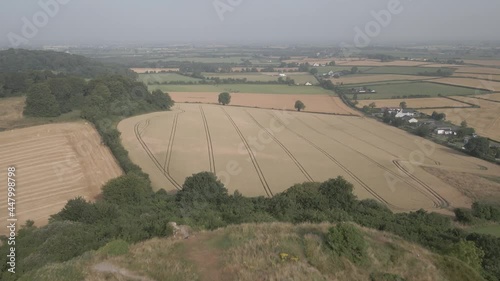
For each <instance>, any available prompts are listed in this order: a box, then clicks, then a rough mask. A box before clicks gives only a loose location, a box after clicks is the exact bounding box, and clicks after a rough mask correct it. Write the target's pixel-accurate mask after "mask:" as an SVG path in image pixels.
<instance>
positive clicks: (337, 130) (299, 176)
mask: <svg viewBox="0 0 500 281" xmlns="http://www.w3.org/2000/svg"><path fill="white" fill-rule="evenodd" d="M118 129H119V131H120V132H121V133H122V135H121V137H122V142H123V144H124V146H125V148H126V149H127V150H128V151H129V153H130V157H131V159H132V161H134V162H135V163H137V164H138V165H140V166H141V167H142V168H143V170H144V171H145V172H147V173H148V174H149V175H150V177H151V180H152V182H153V185H154V186H155V188H156V189H160V188H165V189H166V190H176V189H178V188H181V185H182V183H183V182H184V180H185V178H186V177H187V176H190V175H192V174H193V173H197V172H200V171H212V172H215V173H216V174H217V176H218V177H219V178H220V179H221V181H222V182H223V183H225V185H226V186H227V187H228V189H229V192H230V193H232V192H234V191H235V190H239V191H240V192H241V193H242V194H244V195H247V196H257V195H264V196H272V195H274V194H276V193H278V192H281V191H284V190H286V189H287V188H288V187H290V186H291V185H293V184H294V183H298V182H305V181H324V180H326V179H328V178H333V177H336V176H339V175H340V176H343V177H345V178H346V179H347V180H349V181H350V182H352V183H353V184H354V186H355V191H354V192H355V194H356V195H357V196H359V197H360V198H374V199H376V200H378V201H380V202H382V203H383V204H386V205H387V206H389V207H391V208H392V209H394V210H399V211H406V210H415V209H419V208H424V209H432V210H437V209H441V208H452V207H458V206H468V205H469V204H470V203H471V200H470V199H469V198H467V197H466V196H465V195H463V194H462V193H461V192H460V191H458V190H457V189H455V188H454V187H452V186H450V185H448V184H447V183H445V182H443V181H442V180H440V179H439V178H437V177H435V176H433V175H431V174H429V173H427V172H425V171H424V170H423V169H422V166H426V167H435V166H439V167H440V168H442V169H450V170H454V171H468V172H473V173H477V174H483V175H494V174H498V173H500V167H499V166H496V165H493V164H490V163H488V162H485V161H482V160H480V159H476V158H472V157H469V156H466V155H464V154H460V153H457V152H455V151H452V150H450V149H448V148H446V147H443V146H439V145H436V144H433V143H429V142H426V141H425V140H423V139H421V138H418V137H416V136H414V135H410V134H407V133H406V132H403V131H401V130H399V129H397V128H393V127H390V126H386V125H383V124H381V123H379V122H377V121H374V120H371V119H366V118H360V117H347V116H333V115H322V114H311V113H297V112H281V111H275V110H265V109H244V108H237V107H229V106H218V105H200V104H177V107H176V108H175V109H174V110H173V111H170V112H161V113H153V114H147V115H142V116H136V117H132V118H129V119H126V120H123V121H122V122H121V123H120V124H119V125H118ZM419 156H423V157H421V158H419ZM410 159H414V160H415V161H413V162H412V160H410ZM416 159H419V160H418V161H417V160H416ZM412 163H413V164H412ZM481 166H484V167H487V169H488V170H483V169H482V168H481Z"/></svg>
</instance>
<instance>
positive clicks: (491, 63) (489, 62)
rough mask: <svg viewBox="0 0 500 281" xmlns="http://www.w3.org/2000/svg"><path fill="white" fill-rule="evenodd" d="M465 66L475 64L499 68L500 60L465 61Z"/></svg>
mask: <svg viewBox="0 0 500 281" xmlns="http://www.w3.org/2000/svg"><path fill="white" fill-rule="evenodd" d="M464 62H465V63H466V64H476V65H484V66H497V67H498V66H500V60H465V61H464Z"/></svg>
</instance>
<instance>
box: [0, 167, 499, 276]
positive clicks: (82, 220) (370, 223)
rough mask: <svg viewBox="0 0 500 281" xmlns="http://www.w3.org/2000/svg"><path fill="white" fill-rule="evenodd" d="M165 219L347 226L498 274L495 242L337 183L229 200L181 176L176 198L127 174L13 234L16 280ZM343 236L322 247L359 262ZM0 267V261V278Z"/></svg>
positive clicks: (205, 182) (210, 178)
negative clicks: (47, 220) (44, 222)
mask: <svg viewBox="0 0 500 281" xmlns="http://www.w3.org/2000/svg"><path fill="white" fill-rule="evenodd" d="M475 209H478V210H480V211H477V212H478V215H483V214H487V213H488V212H487V211H483V210H484V209H485V205H481V207H480V208H475ZM490 214H491V210H490ZM171 221H175V222H177V223H179V224H187V225H190V226H191V227H193V228H194V229H200V228H201V229H216V228H219V227H224V226H227V225H229V224H241V223H250V222H273V221H281V222H292V223H302V222H312V223H319V222H334V223H338V222H355V223H357V224H360V225H362V226H366V227H370V228H374V229H378V230H383V231H387V232H391V233H394V234H396V235H399V236H401V237H403V238H405V239H407V240H409V241H411V242H416V243H420V244H421V245H424V246H426V247H428V248H429V249H431V250H433V251H435V252H437V253H441V254H445V255H453V256H455V257H457V258H459V259H461V260H462V261H464V262H465V263H468V264H469V265H470V266H471V267H474V268H476V269H477V270H478V271H480V272H481V273H482V274H483V275H484V276H485V277H487V278H488V280H492V281H493V280H495V281H496V280H498V278H497V277H498V276H500V239H498V238H494V237H492V236H488V235H481V234H469V233H467V232H465V231H463V230H461V229H460V228H455V227H454V226H453V224H452V220H451V218H449V217H447V216H444V215H440V214H436V213H428V212H426V211H423V210H420V211H417V212H410V213H393V212H392V211H391V210H389V209H388V208H387V207H386V206H384V205H381V204H380V203H378V202H376V201H374V200H358V199H357V198H356V196H355V195H354V194H353V185H352V184H351V183H349V182H348V181H346V180H345V179H343V178H342V177H337V178H332V179H329V180H327V181H325V182H322V183H303V184H296V185H294V186H292V187H290V188H289V189H287V190H286V191H285V192H283V193H279V194H276V195H275V196H274V197H272V198H267V197H254V198H248V197H244V196H242V195H241V194H240V193H239V192H237V191H236V192H234V193H233V194H229V193H228V191H227V189H226V188H225V186H224V185H223V184H222V183H221V182H220V181H219V180H218V179H217V177H216V176H215V175H214V174H212V173H209V172H202V173H199V174H195V175H193V176H191V177H188V178H186V181H185V182H184V184H183V186H182V189H181V190H180V191H179V192H177V193H176V194H167V193H166V192H165V191H163V190H160V191H158V192H153V191H152V188H151V185H150V182H149V180H148V179H147V178H146V177H144V176H142V175H139V174H137V173H135V172H129V173H127V174H126V175H125V176H122V177H120V178H117V179H114V180H111V181H110V182H109V183H107V184H106V185H105V186H104V187H103V193H102V197H101V198H100V199H99V200H97V201H96V202H94V203H91V202H87V201H85V200H84V199H82V198H76V199H73V200H70V201H69V202H68V204H67V205H66V206H65V208H64V209H63V210H62V211H61V212H59V213H58V214H56V215H54V216H52V218H51V219H50V223H49V224H48V225H47V226H44V227H41V228H37V227H35V226H33V224H32V223H27V224H26V225H25V227H24V228H23V229H22V230H21V231H20V232H19V236H18V238H17V242H18V245H19V246H18V253H19V255H20V257H19V264H18V274H16V275H17V276H18V277H20V276H22V274H23V273H24V272H26V271H29V270H34V269H36V268H39V267H41V266H43V265H45V264H47V263H51V262H62V261H66V260H68V259H71V258H73V257H76V256H78V255H81V254H82V253H84V252H85V251H88V250H95V249H97V248H99V247H102V246H103V245H105V244H106V243H107V242H109V241H112V240H114V239H123V240H125V241H127V242H132V243H133V242H138V241H142V240H144V239H150V238H152V237H165V236H169V235H171V233H172V230H171V229H170V227H169V226H168V222H171ZM349 233H351V231H350V229H349V228H343V227H341V228H338V229H335V230H331V232H330V233H329V234H328V237H327V239H328V240H329V241H332V242H333V243H334V244H332V245H330V246H331V247H332V249H333V250H334V251H336V252H338V253H339V254H350V255H354V256H353V258H354V259H355V260H356V259H359V258H362V254H361V256H358V255H357V252H359V253H362V251H363V249H362V248H359V249H358V248H357V246H356V245H359V243H357V242H356V241H357V238H356V237H355V236H353V235H354V234H353V235H349ZM346 235H347V236H349V237H346ZM49 237H50V239H49ZM342 237H345V238H342ZM343 239H351V241H353V243H348V244H346V245H344V246H346V247H354V248H342V247H343V246H342V245H340V244H336V243H335V241H339V240H343ZM358 240H359V239H358ZM466 241H468V242H466ZM339 247H340V248H339ZM353 249H354V250H355V251H354V252H352V250H353ZM6 251H7V246H6V245H5V244H4V246H2V247H0V259H3V260H4V259H5V258H6ZM346 251H347V252H346ZM41 253H43V255H41ZM471 255H472V256H471ZM5 266H6V263H5V262H2V263H1V265H0V268H2V273H3V272H5V271H4V270H3V269H4V268H5ZM11 276H12V275H11V274H9V275H6V274H4V275H2V276H0V278H2V280H12V279H10V278H12V277H11Z"/></svg>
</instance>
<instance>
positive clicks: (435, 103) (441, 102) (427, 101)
mask: <svg viewBox="0 0 500 281" xmlns="http://www.w3.org/2000/svg"><path fill="white" fill-rule="evenodd" d="M403 101H404V102H406V105H407V106H408V108H426V107H470V105H468V104H465V103H461V102H458V101H454V100H449V99H445V98H419V99H385V100H360V101H358V105H357V107H359V108H362V107H363V106H365V105H369V104H370V103H372V102H374V103H375V104H376V105H377V107H378V108H380V107H399V104H400V103H401V102H403Z"/></svg>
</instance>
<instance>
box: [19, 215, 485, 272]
mask: <svg viewBox="0 0 500 281" xmlns="http://www.w3.org/2000/svg"><path fill="white" fill-rule="evenodd" d="M342 226H344V227H346V228H345V230H347V231H348V232H337V233H334V234H332V232H331V229H332V228H334V229H337V230H338V229H340V228H341V227H342ZM342 226H340V227H339V225H334V224H328V223H323V224H300V225H292V224H286V223H266V224H242V225H236V226H229V227H226V228H220V229H218V230H215V231H205V232H195V233H192V234H191V235H190V236H189V237H188V238H187V239H184V238H185V237H184V235H180V237H178V238H177V239H176V238H173V237H172V238H166V239H158V238H155V239H152V240H148V241H145V242H141V243H138V244H135V245H128V244H127V243H126V242H124V241H122V240H115V241H113V242H110V243H108V244H107V245H106V246H104V247H102V248H100V249H99V250H97V251H91V252H87V253H85V254H83V255H82V256H80V257H77V258H75V259H72V260H70V261H68V262H64V263H54V264H49V265H46V266H44V267H42V268H40V269H38V270H35V271H32V272H29V273H27V274H26V275H24V276H23V277H22V278H21V279H20V280H35V279H36V280H39V281H44V280H96V281H99V280H143V281H152V280H206V281H219V280H252V281H253V280H349V281H353V280H370V281H405V280H408V281H409V280H414V281H420V280H422V281H423V280H450V281H465V280H474V281H481V280H484V279H483V278H482V277H481V276H480V275H479V274H478V273H477V272H475V271H474V270H473V269H472V268H470V267H469V266H468V265H466V264H465V263H463V262H461V261H459V260H458V259H455V258H452V257H448V256H441V255H437V254H434V253H432V252H430V251H428V250H425V249H423V248H422V247H420V246H418V245H416V244H413V243H409V242H407V241H405V240H403V239H402V238H400V237H397V236H395V235H392V234H388V233H385V232H380V231H377V230H373V229H367V228H361V227H358V226H356V225H353V224H344V225H342ZM342 234H344V235H342ZM356 237H357V238H356ZM353 244H355V245H354V247H353ZM359 245H363V247H359ZM346 249H350V250H346Z"/></svg>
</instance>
